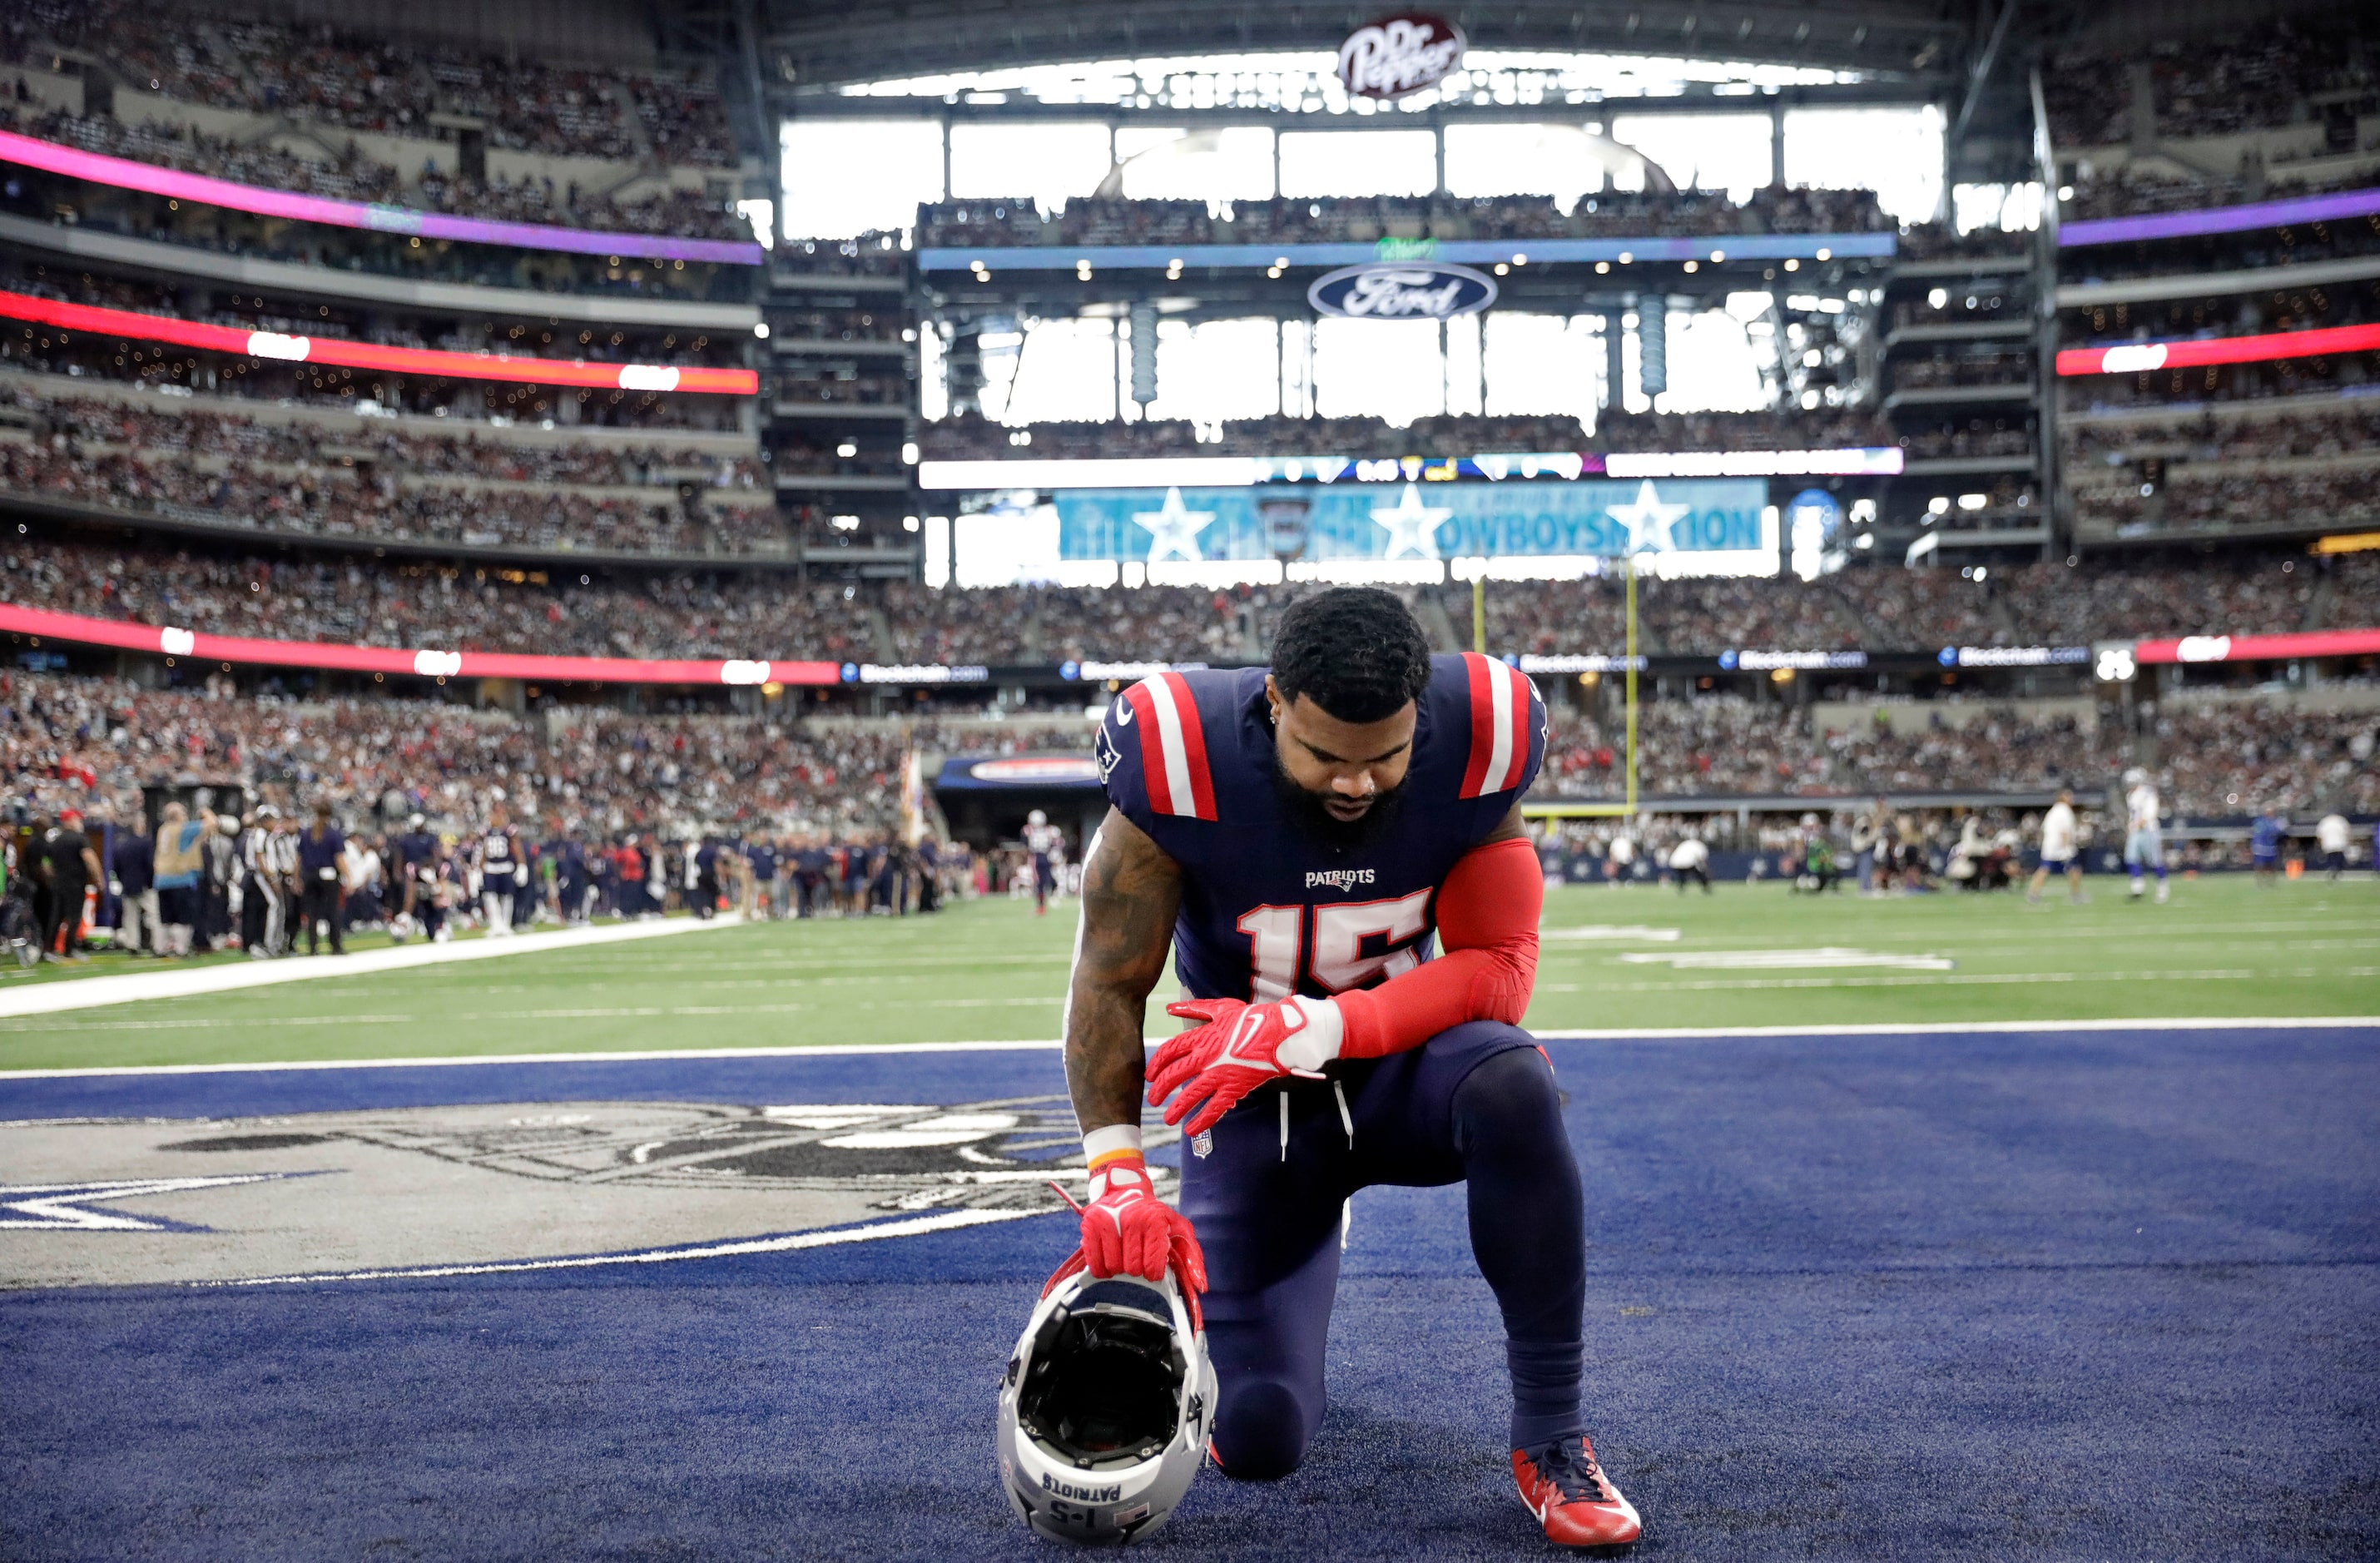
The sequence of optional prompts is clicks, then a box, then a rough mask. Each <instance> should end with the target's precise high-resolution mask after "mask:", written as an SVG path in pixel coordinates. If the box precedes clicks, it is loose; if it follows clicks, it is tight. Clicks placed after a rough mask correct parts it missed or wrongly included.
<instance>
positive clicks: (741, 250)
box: [0, 131, 766, 266]
mask: <svg viewBox="0 0 2380 1563" xmlns="http://www.w3.org/2000/svg"><path fill="white" fill-rule="evenodd" d="M0 159H6V161H7V162H10V163H16V164H23V165H24V166H26V167H28V168H39V169H41V170H42V171H43V172H44V173H49V174H63V175H65V176H67V177H68V178H70V179H82V180H85V181H88V182H89V183H91V184H94V185H110V186H113V187H115V188H117V189H120V190H140V191H141V192H143V193H145V194H148V195H160V196H170V197H173V198H174V199H176V200H195V201H199V202H201V203H203V204H205V205H208V206H222V207H228V208H230V209H231V210H232V211H234V212H255V213H257V214H258V215H259V216H262V217H289V218H294V219H296V220H297V221H298V222H301V223H322V224H330V225H332V226H334V227H341V228H367V229H370V231H372V232H373V233H380V234H396V235H399V236H418V237H421V238H442V239H459V240H461V241H463V242H464V243H467V244H501V245H509V246H511V247H512V248H516V249H556V250H564V251H566V252H568V253H571V254H575V255H634V256H637V257H639V258H640V259H643V260H648V261H715V262H718V263H720V264H722V265H729V266H758V265H759V264H760V263H761V261H762V260H763V259H764V258H765V255H766V251H764V250H762V249H761V248H760V247H759V245H758V244H756V243H747V242H746V241H744V240H741V239H697V238H673V237H671V236H668V235H666V234H619V233H605V232H603V231H602V230H601V229H597V228H564V227H558V226H555V225H553V224H547V223H495V222H490V221H488V220H487V219H485V218H481V217H455V216H451V215H449V214H447V213H446V212H416V211H415V210H414V209H413V208H411V207H409V206H380V205H375V204H373V203H371V202H369V201H361V200H332V199H331V198H329V197H328V196H311V195H299V194H297V192H296V191H294V190H273V189H266V188H263V187H262V186H261V185H241V184H235V183H234V182H233V181H231V180H229V179H217V178H212V177H211V176H207V175H204V174H185V173H183V172H182V171H181V170H180V169H178V168H162V167H159V166H158V165H157V164H153V163H135V162H133V161H132V160H131V159H130V158H123V157H108V156H106V155H104V154H103V153H100V152H88V151H82V150H81V149H80V148H79V147H62V146H60V145H58V144H57V143H56V142H55V141H43V140H40V139H35V138H34V137H31V136H19V135H17V134H16V133H14V132H13V131H0Z"/></svg>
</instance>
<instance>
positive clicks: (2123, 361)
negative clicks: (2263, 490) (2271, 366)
mask: <svg viewBox="0 0 2380 1563" xmlns="http://www.w3.org/2000/svg"><path fill="white" fill-rule="evenodd" d="M2375 347H2380V325H2351V326H2325V327H2323V328H2322V329H2321V330H2318V331H2277V332H2267V333H2264V334H2263V335H2260V336H2216V337H2209V338H2204V339H2199V338H2190V339H2185V340H2182V341H2179V342H2127V343H2123V344H2121V345H2118V346H2114V347H2069V348H2067V349H2065V350H2064V351H2062V352H2060V353H2059V354H2058V373H2059V374H2061V375H2077V374H2139V373H2143V372H2144V371H2146V370H2161V369H2192V368H2194V367H2196V366H2198V365H2200V364H2258V363H2266V362H2269V361H2271V360H2273V359H2275V358H2314V357H2322V356H2323V355H2325V354H2328V353H2362V352H2365V351H2367V350H2369V349H2372V348H2375Z"/></svg>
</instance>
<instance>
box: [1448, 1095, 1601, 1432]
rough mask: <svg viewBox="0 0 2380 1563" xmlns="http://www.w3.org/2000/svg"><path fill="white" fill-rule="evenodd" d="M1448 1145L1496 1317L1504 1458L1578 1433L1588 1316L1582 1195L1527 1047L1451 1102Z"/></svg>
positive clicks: (1556, 1107) (1557, 1107)
mask: <svg viewBox="0 0 2380 1563" xmlns="http://www.w3.org/2000/svg"><path fill="white" fill-rule="evenodd" d="M1453 1106H1454V1144H1455V1148H1456V1149H1457V1150H1458V1151H1460V1152H1461V1153H1462V1156H1463V1175H1464V1177H1465V1178H1466V1179H1467V1180H1468V1184H1469V1191H1468V1192H1469V1195H1470V1208H1471V1249H1472V1253H1473V1254H1474V1255H1475V1257H1476V1258H1477V1259H1478V1262H1479V1273H1480V1274H1481V1275H1483V1276H1485V1277H1487V1278H1488V1286H1489V1287H1490V1288H1491V1289H1493V1290H1494V1291H1495V1293H1496V1303H1497V1306H1498V1307H1499V1308H1500V1309H1501V1310H1502V1312H1503V1315H1504V1336H1505V1345H1504V1355H1505V1362H1506V1363H1507V1365H1508V1366H1509V1367H1510V1368H1511V1370H1512V1447H1513V1448H1516V1449H1525V1448H1541V1447H1542V1446H1544V1445H1546V1444H1549V1443H1551V1442H1553V1441H1554V1440H1556V1439H1558V1438H1565V1437H1569V1436H1573V1435H1575V1434H1578V1433H1581V1432H1584V1431H1585V1419H1584V1417H1583V1416H1582V1414H1581V1412H1580V1410H1579V1386H1580V1380H1581V1378H1582V1376H1583V1374H1584V1357H1585V1347H1584V1344H1583V1341H1582V1335H1583V1331H1584V1327H1585V1325H1584V1315H1585V1308H1586V1230H1585V1194H1584V1192H1583V1191H1582V1189H1581V1187H1580V1183H1579V1175H1578V1161H1577V1158H1576V1157H1574V1156H1573V1155H1572V1154H1571V1148H1570V1138H1569V1136H1568V1135H1567V1134H1565V1133H1563V1132H1562V1121H1561V1097H1560V1093H1559V1092H1558V1091H1557V1090H1556V1089H1555V1086H1554V1079H1553V1070H1552V1067H1551V1066H1550V1065H1548V1063H1547V1062H1546V1060H1545V1056H1544V1055H1543V1054H1541V1053H1539V1052H1538V1051H1537V1050H1536V1048H1513V1049H1512V1050H1510V1051H1507V1052H1502V1053H1498V1054H1497V1055H1495V1056H1494V1057H1493V1058H1490V1059H1488V1060H1487V1061H1486V1062H1484V1063H1482V1064H1480V1065H1479V1066H1478V1067H1477V1068H1476V1069H1475V1070H1473V1071H1472V1072H1471V1073H1470V1074H1469V1075H1468V1076H1467V1077H1465V1078H1464V1080H1463V1084H1462V1085H1461V1086H1460V1087H1459V1088H1457V1090H1456V1091H1455V1093H1454V1103H1453Z"/></svg>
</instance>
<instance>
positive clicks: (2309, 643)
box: [2132, 629, 2380, 664]
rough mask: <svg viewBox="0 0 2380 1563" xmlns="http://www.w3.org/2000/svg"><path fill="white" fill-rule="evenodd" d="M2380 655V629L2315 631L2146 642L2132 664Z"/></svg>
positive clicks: (2135, 651)
mask: <svg viewBox="0 0 2380 1563" xmlns="http://www.w3.org/2000/svg"><path fill="white" fill-rule="evenodd" d="M2375 651H2380V629H2358V630H2313V631H2309V632H2307V633H2306V634H2303V635H2223V636H2216V635H2193V636H2183V637H2181V638H2180V639H2168V640H2143V641H2141V642H2140V643H2139V644H2137V645H2136V646H2134V647H2133V648H2132V660H2135V661H2137V662H2141V663H2143V664H2146V663H2151V662H2253V661H2258V660H2265V659H2267V658H2281V657H2361V656H2367V655H2369V654H2371V653H2373V652H2375Z"/></svg>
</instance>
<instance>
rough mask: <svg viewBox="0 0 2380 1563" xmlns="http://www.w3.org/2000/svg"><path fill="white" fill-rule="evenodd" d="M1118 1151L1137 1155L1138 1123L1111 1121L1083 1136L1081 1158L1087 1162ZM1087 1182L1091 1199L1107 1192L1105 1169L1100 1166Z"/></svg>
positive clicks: (1117, 1164)
mask: <svg viewBox="0 0 2380 1563" xmlns="http://www.w3.org/2000/svg"><path fill="white" fill-rule="evenodd" d="M1118 1151H1129V1152H1130V1153H1131V1154H1132V1156H1133V1157H1135V1159H1137V1158H1138V1157H1139V1156H1140V1125H1139V1124H1137V1123H1111V1124H1110V1125H1108V1126H1107V1127H1106V1128H1104V1129H1094V1130H1092V1131H1091V1132H1090V1133H1087V1134H1086V1135H1084V1136H1083V1159H1084V1160H1085V1161H1087V1162H1090V1161H1097V1160H1099V1157H1103V1156H1109V1157H1111V1156H1114V1155H1115V1154H1116V1153H1117V1152H1118ZM1110 1165H1111V1166H1125V1165H1128V1164H1127V1163H1124V1162H1122V1161H1117V1162H1111V1163H1110ZM1143 1177H1144V1178H1145V1177H1146V1174H1143ZM1089 1184H1090V1195H1091V1198H1092V1199H1094V1200H1097V1199H1098V1198H1099V1196H1100V1195H1102V1194H1104V1193H1107V1192H1108V1174H1107V1169H1106V1168H1101V1169H1099V1170H1098V1171H1095V1172H1093V1173H1091V1174H1090V1177H1089Z"/></svg>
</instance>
